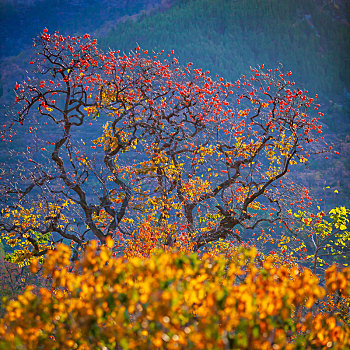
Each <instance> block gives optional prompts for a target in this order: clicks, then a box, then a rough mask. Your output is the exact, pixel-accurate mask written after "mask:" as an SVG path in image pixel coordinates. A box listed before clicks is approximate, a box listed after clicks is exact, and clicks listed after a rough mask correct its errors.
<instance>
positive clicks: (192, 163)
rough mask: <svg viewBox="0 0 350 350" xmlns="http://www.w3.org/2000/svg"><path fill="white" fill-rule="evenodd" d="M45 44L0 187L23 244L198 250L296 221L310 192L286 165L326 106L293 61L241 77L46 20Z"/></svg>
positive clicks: (303, 158) (27, 252) (22, 94)
mask: <svg viewBox="0 0 350 350" xmlns="http://www.w3.org/2000/svg"><path fill="white" fill-rule="evenodd" d="M35 49H36V56H35V59H34V60H33V61H32V62H31V63H32V64H33V66H34V72H35V73H36V74H35V76H34V77H31V78H28V80H27V81H25V82H23V83H21V84H17V86H16V91H17V104H18V109H17V115H16V117H15V121H14V124H12V123H11V122H10V121H9V123H8V124H9V127H10V129H7V124H6V127H5V128H4V130H6V133H5V131H4V135H3V136H2V139H3V140H5V141H6V140H7V138H8V137H9V135H8V133H9V131H11V132H15V131H17V135H19V134H21V133H22V134H23V133H24V128H25V127H28V128H29V129H28V130H27V132H26V134H25V135H26V138H27V139H26V141H27V144H26V146H25V149H24V151H22V153H17V154H16V159H19V158H21V159H20V160H19V165H18V166H17V167H15V169H14V170H11V169H8V170H7V171H6V172H5V173H4V175H3V179H2V180H3V184H2V187H1V193H2V195H3V200H4V201H5V203H6V205H5V206H4V207H3V209H2V214H1V215H2V219H1V224H0V229H1V232H2V234H3V235H4V237H7V239H8V241H9V243H10V244H12V245H17V246H18V244H22V246H23V249H22V253H23V254H24V255H23V256H25V257H30V256H33V255H34V256H40V255H44V254H45V253H46V252H47V249H48V248H49V246H50V245H51V244H55V242H57V241H59V240H62V239H67V240H71V242H72V245H73V247H74V249H75V255H77V254H78V250H79V249H80V248H81V246H82V245H83V244H84V243H85V242H86V241H88V240H90V239H91V238H97V239H98V240H99V241H100V242H102V243H103V242H105V240H106V237H108V236H112V237H114V239H115V241H118V242H119V244H120V246H121V247H123V244H124V243H123V242H125V241H126V242H127V243H128V244H129V246H130V244H131V245H132V244H134V243H135V242H137V241H138V240H140V239H141V240H143V241H144V240H145V239H147V240H148V241H149V242H150V243H148V244H149V245H150V248H151V247H155V246H162V245H163V246H164V245H166V246H173V245H175V244H178V245H180V246H181V245H186V246H188V247H191V248H190V249H192V250H194V251H196V250H198V249H200V248H202V247H205V246H206V245H207V244H208V243H210V242H215V241H218V240H219V239H223V240H227V239H232V238H234V239H237V240H241V239H242V238H241V236H240V231H239V229H240V228H243V229H251V230H253V229H255V230H257V229H258V228H259V226H260V225H262V224H264V223H269V224H272V223H278V224H279V225H282V226H283V227H284V229H286V230H292V229H293V226H291V223H292V222H293V220H294V219H293V215H292V211H291V209H293V208H297V209H301V210H303V209H304V208H307V207H308V206H309V205H310V204H311V200H310V197H309V193H308V191H307V189H305V188H301V187H299V186H297V185H296V184H293V182H292V181H291V180H290V179H289V180H288V175H289V174H288V173H289V172H290V171H291V170H292V169H293V167H295V166H297V165H299V166H300V165H302V164H303V163H306V162H307V161H308V159H309V157H310V156H311V155H312V154H314V153H318V152H321V151H322V150H323V149H324V148H323V146H324V145H322V143H323V141H322V140H323V137H322V135H321V134H322V130H321V129H322V127H321V125H320V123H319V117H320V114H322V113H320V112H316V111H315V110H317V109H318V107H319V105H315V104H314V102H315V99H316V98H317V96H315V97H310V96H308V92H307V91H304V90H301V89H299V88H297V87H296V86H295V84H294V82H292V81H291V77H290V75H291V72H283V69H282V68H281V67H279V68H276V69H269V70H266V69H264V67H263V66H261V67H258V68H257V69H252V70H251V72H250V73H249V74H248V75H243V76H242V77H241V78H240V79H238V80H237V81H236V82H235V83H230V82H226V81H224V79H223V78H219V77H217V79H216V80H214V79H213V78H211V77H210V76H209V72H204V71H203V70H201V69H196V68H193V65H192V63H189V64H188V65H187V66H185V67H182V66H180V65H179V64H178V62H177V60H176V58H174V57H172V55H170V54H169V55H168V56H169V57H168V58H167V59H164V57H163V56H164V55H163V53H162V52H159V53H155V52H152V54H151V56H148V52H147V51H143V50H142V49H140V48H139V47H136V49H135V52H131V53H130V54H128V55H126V54H120V52H118V51H117V52H114V51H109V52H108V53H102V52H101V51H100V50H99V49H98V47H97V46H96V40H92V39H90V37H89V36H88V35H85V36H84V37H69V36H67V37H63V36H61V35H59V33H54V34H49V33H48V32H47V31H46V30H45V31H44V32H43V33H42V34H41V35H40V36H39V37H38V39H36V40H35ZM11 136H13V135H11ZM14 139H15V138H14V137H13V138H12V140H14ZM19 155H20V157H19ZM145 223H147V225H148V226H149V228H150V229H148V228H147V227H146V228H144V227H143V226H144V225H145ZM140 232H141V233H142V232H143V233H142V234H141V235H140ZM251 232H252V231H251ZM144 233H146V235H145V234H144ZM146 236H147V237H146ZM245 238H246V239H250V238H251V236H249V235H248V236H247V237H245Z"/></svg>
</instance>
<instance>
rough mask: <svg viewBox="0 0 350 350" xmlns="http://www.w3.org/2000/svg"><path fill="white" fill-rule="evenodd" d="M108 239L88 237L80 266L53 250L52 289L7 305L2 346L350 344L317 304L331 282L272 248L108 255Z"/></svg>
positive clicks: (345, 284)
mask: <svg viewBox="0 0 350 350" xmlns="http://www.w3.org/2000/svg"><path fill="white" fill-rule="evenodd" d="M112 244H113V242H112V241H111V240H110V241H107V245H109V247H106V246H102V247H101V248H98V247H97V243H96V242H92V244H91V245H90V246H89V247H87V249H86V252H85V255H84V257H83V258H82V259H81V261H79V262H77V263H76V266H75V267H74V268H72V267H71V268H68V267H67V266H69V258H70V254H71V251H70V249H69V247H67V246H65V245H59V246H58V247H57V249H56V250H54V251H50V252H49V255H48V258H47V259H46V260H45V262H44V271H45V274H46V276H48V277H51V278H52V288H51V290H49V289H45V288H42V289H41V290H40V293H39V294H38V295H35V294H33V293H32V289H31V287H29V288H28V289H27V290H26V291H25V292H24V294H23V295H21V296H19V298H18V300H16V301H11V302H10V303H9V304H8V305H7V309H6V311H7V313H6V315H5V317H4V318H3V319H2V320H1V322H0V348H1V349H232V348H233V349H271V348H273V349H295V348H297V349H309V348H310V349H311V348H335V349H346V348H349V347H350V335H349V328H347V325H346V324H345V323H342V322H341V321H340V320H338V319H337V318H336V316H334V315H332V314H322V313H316V311H315V309H313V308H314V307H315V303H317V302H318V301H319V300H320V299H321V298H323V297H324V295H325V293H326V291H325V289H324V288H322V287H321V286H320V285H319V281H318V278H317V277H315V276H314V275H313V274H312V273H311V272H310V270H307V269H305V270H300V269H299V268H297V267H296V266H292V265H288V266H287V265H277V264H275V263H273V261H272V259H269V258H267V259H266V260H265V261H261V260H260V261H259V262H258V263H256V262H255V261H256V259H255V258H256V251H255V250H254V249H251V250H249V249H243V248H240V249H237V250H235V251H233V252H232V254H231V260H230V261H229V262H228V260H227V259H224V258H222V257H213V256H209V255H204V256H202V257H199V256H198V255H197V254H192V255H186V254H183V253H181V252H158V253H155V254H153V255H151V256H150V258H146V259H144V258H139V257H132V258H130V259H129V260H126V259H125V258H114V257H113V256H112V250H111V249H110V247H111V246H112ZM258 260H259V259H258ZM35 269H36V266H35V265H32V270H35ZM349 277H350V270H349V269H345V270H343V271H341V272H339V271H338V272H337V271H336V269H335V268H334V267H332V268H331V269H329V270H327V272H326V287H327V289H328V290H329V291H330V292H335V291H337V290H341V292H342V293H343V295H344V296H349V292H350V284H349Z"/></svg>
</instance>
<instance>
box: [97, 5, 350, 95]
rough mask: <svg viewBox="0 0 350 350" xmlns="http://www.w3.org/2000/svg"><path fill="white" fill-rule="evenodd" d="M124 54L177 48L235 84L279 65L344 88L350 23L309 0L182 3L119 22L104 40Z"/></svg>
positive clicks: (306, 81) (307, 81) (315, 84)
mask: <svg viewBox="0 0 350 350" xmlns="http://www.w3.org/2000/svg"><path fill="white" fill-rule="evenodd" d="M100 41H101V42H102V44H103V45H104V46H105V47H106V48H107V47H115V48H119V49H121V50H122V51H123V50H125V52H128V51H130V50H132V49H134V47H135V43H136V42H137V43H139V44H140V45H141V46H142V47H143V48H145V49H155V50H157V49H158V50H161V49H164V50H165V51H171V50H172V49H174V50H175V55H176V56H177V57H179V58H180V59H181V61H182V62H187V61H192V62H194V64H195V66H198V67H203V68H206V69H208V70H210V71H211V72H212V74H213V75H215V74H219V75H220V76H224V77H225V78H226V79H227V80H229V81H233V80H235V79H237V78H238V77H239V75H240V74H241V73H242V72H246V71H247V70H248V69H249V66H256V65H257V64H262V63H265V64H266V65H270V66H275V65H276V63H279V62H281V63H282V64H283V65H284V67H285V68H286V69H287V70H291V71H292V72H293V77H294V79H295V80H296V81H298V83H301V84H303V85H304V86H307V87H308V88H309V89H310V90H311V91H313V92H316V91H317V92H318V93H319V94H321V95H323V96H326V95H331V96H334V95H343V94H344V88H346V89H348V90H349V78H350V60H349V57H348V52H349V49H350V27H349V26H346V25H345V24H343V23H341V22H339V21H335V20H334V18H333V17H332V16H330V15H329V14H328V13H327V9H326V8H321V7H320V6H319V4H318V3H317V2H316V1H313V0H296V1H279V0H266V1H261V0H242V1H228V0H181V1H178V2H177V3H176V4H175V5H174V6H173V7H171V8H170V9H169V10H168V11H166V12H158V13H155V14H153V15H151V16H147V15H144V16H143V17H142V18H140V19H139V20H137V21H135V20H129V21H126V22H124V23H118V24H117V25H116V26H115V28H114V29H111V30H110V32H109V33H108V34H107V35H106V36H104V37H103V38H101V40H100Z"/></svg>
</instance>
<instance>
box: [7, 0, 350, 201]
mask: <svg viewBox="0 0 350 350" xmlns="http://www.w3.org/2000/svg"><path fill="white" fill-rule="evenodd" d="M22 3H26V2H22ZM27 3H28V2H27ZM20 4H21V1H3V2H1V5H0V6H1V13H0V14H1V35H2V37H3V38H4V40H3V41H2V44H1V57H2V62H1V86H0V98H1V101H2V102H3V103H9V101H10V99H11V96H13V95H11V94H12V88H13V84H14V82H15V81H16V80H18V81H19V80H21V79H22V78H23V77H24V75H25V64H24V62H25V60H26V56H27V53H26V51H24V50H28V48H29V46H30V43H31V38H32V37H33V36H36V35H37V34H38V33H39V32H40V30H42V29H43V27H45V26H46V27H48V29H49V30H50V31H53V30H60V31H63V32H64V33H67V34H83V33H85V32H89V33H93V34H95V36H97V37H98V38H99V44H100V45H102V47H104V48H105V49H106V50H107V49H108V48H113V49H115V50H121V51H122V52H123V51H124V52H129V51H130V50H133V49H134V48H135V46H136V43H138V44H139V45H140V46H141V47H142V48H144V49H148V50H149V51H150V52H152V50H155V51H157V52H158V51H160V50H165V52H170V51H172V50H174V51H175V56H176V57H177V58H178V59H179V61H180V63H183V64H186V63H187V62H189V61H191V62H193V64H194V66H195V67H198V68H202V69H204V70H209V71H210V74H211V75H212V76H213V77H214V78H215V76H216V75H219V76H222V77H224V79H226V80H228V81H235V80H237V79H238V78H239V77H240V76H241V75H242V74H244V73H245V72H247V71H249V69H250V67H251V66H252V67H255V66H257V65H261V64H265V66H268V67H271V68H272V67H275V66H277V65H280V64H282V65H283V67H284V69H285V70H286V71H289V70H291V71H292V72H293V76H292V77H293V79H294V80H295V81H296V82H297V83H298V86H301V87H303V88H305V89H308V90H309V91H310V92H311V93H313V94H316V93H317V94H318V96H319V101H320V103H321V105H322V111H323V112H324V113H325V117H324V123H325V126H326V136H327V138H328V139H329V141H330V142H333V143H334V144H335V147H336V148H337V149H338V150H339V151H340V155H339V156H333V158H332V159H331V160H330V161H329V162H328V163H326V162H324V157H323V158H320V159H319V160H317V161H315V162H313V163H312V164H310V166H309V168H305V169H304V170H305V171H303V173H300V174H298V176H299V177H300V178H301V179H302V181H303V182H304V183H305V184H306V185H307V186H309V187H311V188H313V189H314V192H315V193H320V191H321V193H322V196H325V197H326V198H327V200H328V201H329V202H330V203H331V202H335V203H338V204H343V205H344V204H349V202H350V200H349V199H350V181H349V178H350V136H349V131H350V127H349V125H350V24H349V23H350V3H349V1H328V0H323V1H321V0H318V1H316V0H290V1H279V0H264V1H263V0H173V1H172V0H168V1H164V0H162V1H161V0H137V1H128V0H125V1H105V2H103V4H104V5H105V6H101V1H79V0H76V1H66V0H61V1H59V0H46V1H36V2H34V3H33V4H27V6H24V5H25V4H24V5H23V6H20ZM327 187H329V189H327ZM335 189H338V190H339V192H340V193H341V197H340V196H339V197H337V196H336V195H334V190H335Z"/></svg>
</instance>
